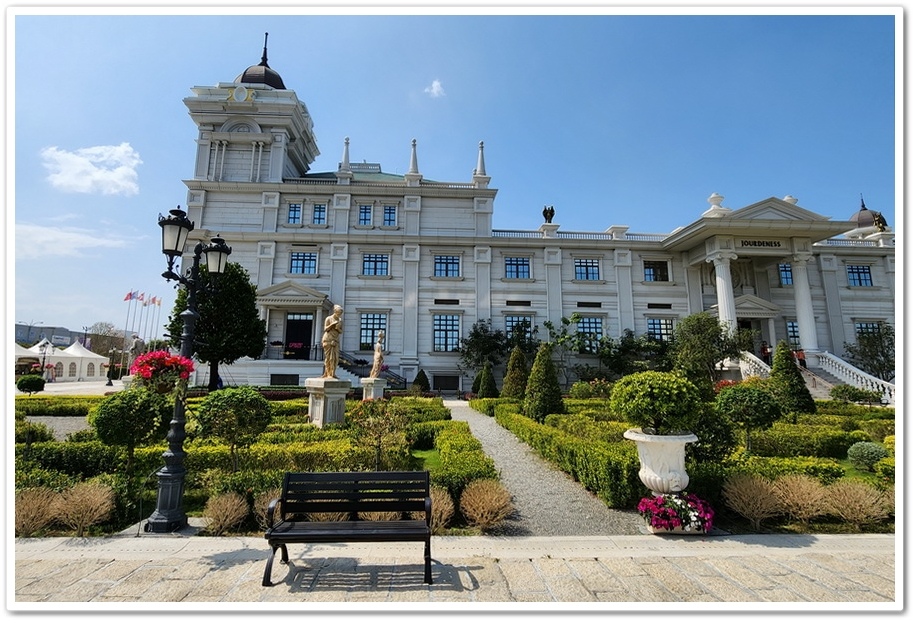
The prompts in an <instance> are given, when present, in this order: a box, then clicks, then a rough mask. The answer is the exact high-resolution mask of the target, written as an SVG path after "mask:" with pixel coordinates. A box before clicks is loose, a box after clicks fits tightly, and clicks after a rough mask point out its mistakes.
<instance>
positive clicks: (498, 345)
mask: <svg viewBox="0 0 916 623" xmlns="http://www.w3.org/2000/svg"><path fill="white" fill-rule="evenodd" d="M506 352H507V342H506V334H505V333H503V332H502V331H500V330H499V329H494V328H493V323H492V322H490V321H489V320H478V321H477V322H475V323H474V326H472V327H471V330H470V332H468V336H467V337H463V338H461V343H460V345H459V346H458V354H459V355H460V356H461V359H460V360H459V361H460V365H461V368H462V369H463V370H465V371H468V372H473V373H475V374H476V373H477V372H479V371H481V370H483V367H484V365H486V364H487V363H489V364H490V365H491V366H493V367H494V368H495V367H496V366H498V365H499V364H500V363H502V361H503V359H504V358H505V356H506Z"/></svg>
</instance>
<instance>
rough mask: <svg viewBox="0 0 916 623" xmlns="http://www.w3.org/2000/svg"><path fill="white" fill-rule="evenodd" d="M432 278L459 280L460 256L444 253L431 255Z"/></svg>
mask: <svg viewBox="0 0 916 623" xmlns="http://www.w3.org/2000/svg"><path fill="white" fill-rule="evenodd" d="M452 273H454V274H452ZM432 276H433V278H435V279H459V278H461V255H460V254H446V253H437V254H435V255H433V275H432Z"/></svg>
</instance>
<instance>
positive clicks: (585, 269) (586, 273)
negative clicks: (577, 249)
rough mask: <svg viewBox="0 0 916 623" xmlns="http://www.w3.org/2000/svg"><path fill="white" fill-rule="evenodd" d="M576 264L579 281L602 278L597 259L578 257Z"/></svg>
mask: <svg viewBox="0 0 916 623" xmlns="http://www.w3.org/2000/svg"><path fill="white" fill-rule="evenodd" d="M574 266H575V269H576V280H577V281H598V280H599V279H601V273H600V271H599V268H598V260H597V259H590V258H576V260H575V261H574Z"/></svg>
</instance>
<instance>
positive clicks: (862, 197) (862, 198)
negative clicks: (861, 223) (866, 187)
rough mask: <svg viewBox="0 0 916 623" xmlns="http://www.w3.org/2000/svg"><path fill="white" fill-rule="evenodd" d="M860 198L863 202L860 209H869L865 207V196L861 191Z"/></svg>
mask: <svg viewBox="0 0 916 623" xmlns="http://www.w3.org/2000/svg"><path fill="white" fill-rule="evenodd" d="M859 200H860V201H861V202H862V207H861V208H860V209H861V210H867V209H868V208H866V207H865V197H864V196H863V195H862V193H859Z"/></svg>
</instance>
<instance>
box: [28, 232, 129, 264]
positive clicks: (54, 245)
mask: <svg viewBox="0 0 916 623" xmlns="http://www.w3.org/2000/svg"><path fill="white" fill-rule="evenodd" d="M128 244H129V241H127V240H124V239H117V238H114V237H112V236H110V235H99V233H98V232H93V231H90V230H88V229H78V228H75V227H71V228H62V227H43V226H41V225H32V224H29V223H16V260H33V259H39V258H49V257H82V256H84V255H85V252H86V251H90V250H93V249H121V248H124V247H127V246H128Z"/></svg>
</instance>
